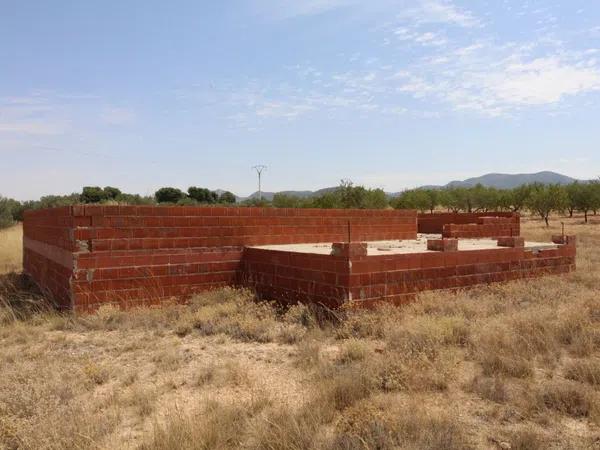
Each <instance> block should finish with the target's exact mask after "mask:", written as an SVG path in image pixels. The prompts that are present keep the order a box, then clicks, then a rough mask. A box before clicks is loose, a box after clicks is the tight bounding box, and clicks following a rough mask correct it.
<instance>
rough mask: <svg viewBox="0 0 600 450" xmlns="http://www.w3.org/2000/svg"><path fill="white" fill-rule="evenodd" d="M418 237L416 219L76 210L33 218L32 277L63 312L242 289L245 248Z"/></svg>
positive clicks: (27, 242)
mask: <svg viewBox="0 0 600 450" xmlns="http://www.w3.org/2000/svg"><path fill="white" fill-rule="evenodd" d="M349 223H350V224H351V228H350V233H351V238H352V239H353V240H361V241H373V240H381V239H414V238H415V237H416V233H417V221H416V213H415V212H414V211H399V210H389V211H371V210H324V209H284V208H282V209H275V208H236V207H232V208H228V207H155V206H97V205H92V206H72V207H65V208H55V209H48V210H39V211H28V212H26V214H25V220H24V228H23V230H24V240H23V245H24V270H25V272H26V273H27V274H29V275H30V276H31V277H32V278H33V280H34V281H36V283H37V284H38V285H39V286H40V287H41V288H42V289H43V290H44V291H46V292H47V293H48V294H49V296H51V297H52V298H53V299H54V300H55V301H56V303H57V305H58V306H59V307H61V308H65V309H74V310H85V309H93V308H95V307H97V306H98V305H100V304H103V303H105V302H117V303H121V304H123V305H129V306H133V305H137V304H147V303H157V302H160V301H161V300H162V299H164V298H170V297H185V296H186V295H189V294H192V293H193V292H197V291H201V290H206V289H210V288H214V287H219V286H225V285H234V284H238V282H239V279H240V275H241V274H240V269H241V268H242V264H241V263H242V258H243V256H244V248H245V247H246V246H252V245H264V244H295V243H305V242H328V243H331V242H334V241H345V240H347V239H348V232H349V229H348V224H349Z"/></svg>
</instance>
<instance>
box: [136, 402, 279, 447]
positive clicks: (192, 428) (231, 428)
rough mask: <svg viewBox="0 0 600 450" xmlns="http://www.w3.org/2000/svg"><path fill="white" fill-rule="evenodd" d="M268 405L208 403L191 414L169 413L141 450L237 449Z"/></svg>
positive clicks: (255, 403)
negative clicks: (255, 418) (253, 420)
mask: <svg viewBox="0 0 600 450" xmlns="http://www.w3.org/2000/svg"><path fill="white" fill-rule="evenodd" d="M269 404H270V402H269V400H268V398H266V397H262V396H259V397H254V398H252V399H251V400H250V401H249V402H245V403H235V404H226V403H221V402H216V401H208V402H207V403H206V404H205V405H204V407H203V408H201V409H200V410H199V411H197V412H195V413H193V414H186V413H183V412H181V411H172V412H170V413H169V414H168V415H167V416H166V420H165V423H164V424H160V423H155V425H154V429H153V432H152V435H151V438H150V439H149V440H148V442H146V443H144V444H143V445H142V446H141V447H140V448H141V449H144V450H171V449H174V448H176V449H180V450H196V449H197V450H206V449H237V448H240V447H241V446H242V443H243V442H244V440H245V434H246V432H247V429H248V426H249V422H250V421H251V419H252V418H253V417H255V416H256V415H257V414H258V413H260V412H261V411H262V410H264V409H265V408H266V407H267V406H268V405H269Z"/></svg>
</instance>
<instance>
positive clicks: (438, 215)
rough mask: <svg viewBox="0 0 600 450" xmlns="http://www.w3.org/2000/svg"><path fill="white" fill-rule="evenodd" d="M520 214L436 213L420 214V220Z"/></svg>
mask: <svg viewBox="0 0 600 450" xmlns="http://www.w3.org/2000/svg"><path fill="white" fill-rule="evenodd" d="M519 215H520V214H519V213H515V212H507V211H488V212H476V213H453V212H435V213H419V214H418V217H419V219H428V218H430V219H435V218H445V217H455V216H461V217H469V216H471V217H519Z"/></svg>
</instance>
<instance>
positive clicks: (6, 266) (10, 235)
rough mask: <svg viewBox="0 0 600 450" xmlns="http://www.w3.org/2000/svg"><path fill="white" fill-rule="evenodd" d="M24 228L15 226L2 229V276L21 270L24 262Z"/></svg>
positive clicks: (0, 235) (0, 232)
mask: <svg viewBox="0 0 600 450" xmlns="http://www.w3.org/2000/svg"><path fill="white" fill-rule="evenodd" d="M22 236H23V228H22V227H21V225H15V226H14V227H10V228H7V229H4V230H2V229H0V275H2V274H5V273H10V272H17V271H19V270H21V265H22V261H23V244H22Z"/></svg>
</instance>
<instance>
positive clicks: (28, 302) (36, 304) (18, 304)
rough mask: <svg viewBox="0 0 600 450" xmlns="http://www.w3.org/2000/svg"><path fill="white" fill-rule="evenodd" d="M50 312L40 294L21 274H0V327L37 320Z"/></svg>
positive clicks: (49, 306)
mask: <svg viewBox="0 0 600 450" xmlns="http://www.w3.org/2000/svg"><path fill="white" fill-rule="evenodd" d="M51 310H52V305H51V304H50V303H49V302H48V301H47V300H46V299H45V298H44V296H43V295H42V293H41V292H40V291H39V290H38V289H37V287H36V286H35V285H34V284H33V283H32V282H31V280H30V279H29V278H28V277H27V276H25V275H22V274H17V273H9V274H0V326H5V325H8V324H10V323H14V322H17V321H25V320H31V319H32V318H33V319H36V318H39V317H40V316H42V315H43V314H45V313H48V312H50V311H51Z"/></svg>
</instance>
